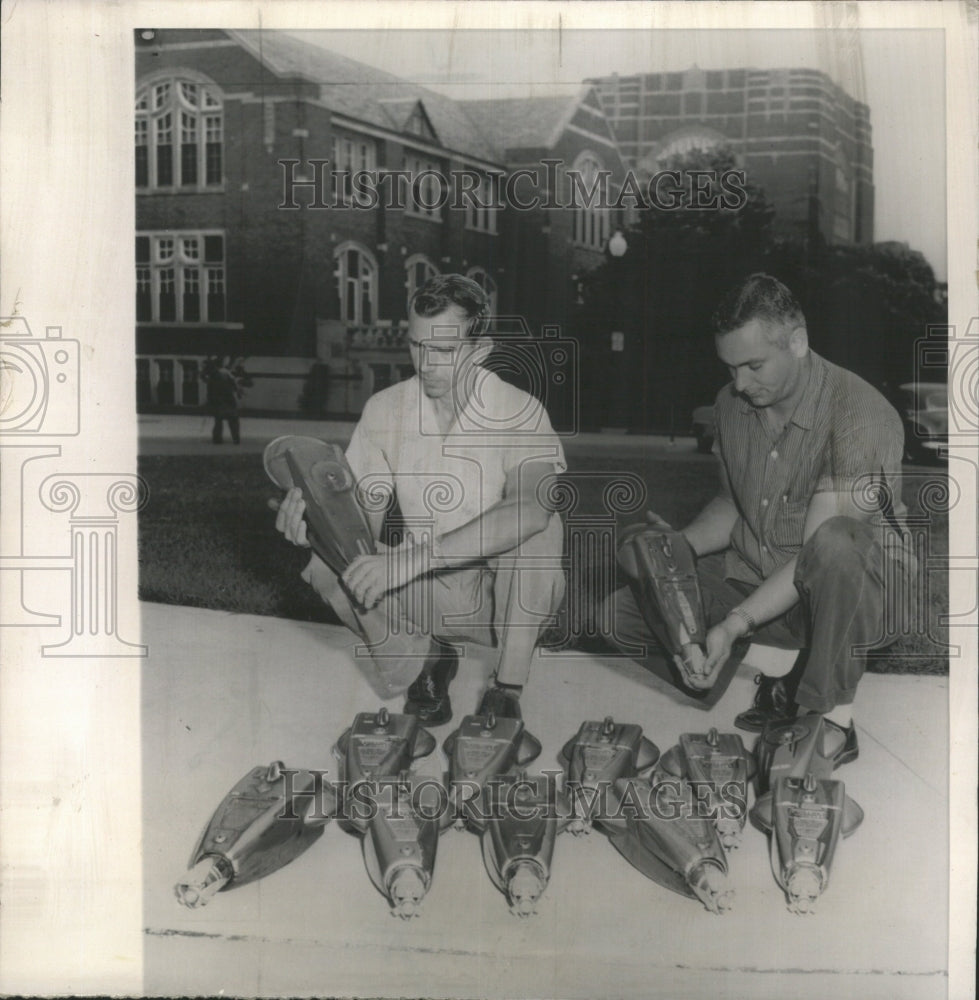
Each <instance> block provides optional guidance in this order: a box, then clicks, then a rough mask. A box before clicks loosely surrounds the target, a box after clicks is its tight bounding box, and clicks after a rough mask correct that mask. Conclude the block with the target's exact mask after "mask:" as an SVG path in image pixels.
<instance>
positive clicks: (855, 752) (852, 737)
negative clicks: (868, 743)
mask: <svg viewBox="0 0 979 1000" xmlns="http://www.w3.org/2000/svg"><path fill="white" fill-rule="evenodd" d="M823 726H824V728H825V731H827V732H829V733H832V734H833V735H834V736H837V737H839V736H841V737H842V741H841V743H840V745H839V747H838V748H837V750H836V752H835V753H832V754H830V755H829V758H828V759H829V760H831V761H832V762H833V770H834V771H835V770H836V769H837V768H838V767H842V766H843V765H844V764H849V763H850V762H851V761H854V760H856V759H857V757H859V756H860V746H859V744H858V743H857V727H856V726H855V725H854V724H853V723H852V722H851V723H850V725H849V726H847V727H846V729H844V728H843V727H842V726H841V725H839V724H838V723H836V722H833V721H832V719H827V718H826V716H825V715H824V716H823ZM824 742H825V737H824Z"/></svg>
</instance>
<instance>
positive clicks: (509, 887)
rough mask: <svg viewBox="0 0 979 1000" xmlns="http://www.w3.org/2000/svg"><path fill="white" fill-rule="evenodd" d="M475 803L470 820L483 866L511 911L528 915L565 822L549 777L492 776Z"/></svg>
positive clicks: (544, 883) (545, 879) (548, 874)
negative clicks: (479, 846)
mask: <svg viewBox="0 0 979 1000" xmlns="http://www.w3.org/2000/svg"><path fill="white" fill-rule="evenodd" d="M479 807H480V808H479V809H478V811H477V810H475V809H474V810H473V811H472V815H471V824H470V825H471V829H473V830H475V831H476V832H479V833H480V835H481V837H482V852H483V862H484V863H485V865H486V871H487V872H488V873H489V876H490V879H491V880H492V882H493V884H494V885H495V886H496V887H497V888H498V889H499V890H500V891H501V892H502V893H503V894H504V895H505V896H506V899H507V903H508V904H509V906H510V912H511V913H513V914H515V915H516V916H518V917H527V916H531V915H532V914H534V913H536V912H537V903H538V901H539V900H540V898H541V896H542V895H543V894H544V890H545V889H546V888H547V884H548V882H549V881H550V877H551V859H552V857H553V855H554V841H555V839H556V838H557V835H558V833H559V832H560V830H561V829H563V827H564V825H565V820H564V819H563V818H562V815H563V814H564V812H565V811H564V810H563V809H561V807H560V806H559V804H558V795H557V788H556V785H555V782H554V778H553V777H551V776H547V775H536V776H534V777H532V778H528V777H527V775H526V774H523V773H517V774H510V775H506V776H503V777H499V778H496V779H494V780H492V781H490V782H488V783H487V784H486V785H485V786H484V787H483V790H482V792H481V793H480V796H479Z"/></svg>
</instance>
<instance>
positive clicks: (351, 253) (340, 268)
mask: <svg viewBox="0 0 979 1000" xmlns="http://www.w3.org/2000/svg"><path fill="white" fill-rule="evenodd" d="M334 259H335V260H336V269H335V271H334V272H333V273H334V275H335V276H336V279H337V292H338V294H339V296H340V319H342V320H343V321H344V322H345V323H358V324H362V325H366V324H368V323H373V322H375V321H376V320H377V261H376V260H374V257H373V256H372V255H371V253H370V251H368V250H367V249H366V248H365V247H362V246H360V245H359V244H357V243H341V244H340V246H338V247H337V249H336V252H335V254H334Z"/></svg>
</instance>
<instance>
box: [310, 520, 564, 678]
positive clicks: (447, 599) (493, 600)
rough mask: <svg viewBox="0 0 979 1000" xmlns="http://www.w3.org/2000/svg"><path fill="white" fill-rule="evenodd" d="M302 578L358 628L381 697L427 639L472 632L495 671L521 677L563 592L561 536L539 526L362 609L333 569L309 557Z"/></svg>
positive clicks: (415, 663) (411, 665)
mask: <svg viewBox="0 0 979 1000" xmlns="http://www.w3.org/2000/svg"><path fill="white" fill-rule="evenodd" d="M303 579H304V580H306V582H307V583H309V584H310V585H311V586H312V587H313V589H314V590H315V591H316V592H317V593H318V594H319V595H320V597H321V598H322V599H323V600H324V601H326V602H327V603H328V604H329V605H330V606H331V607H332V608H333V610H334V611H335V612H336V613H337V615H338V616H339V618H340V620H341V621H342V622H343V624H344V625H346V626H347V628H349V629H351V630H352V631H353V632H355V633H357V634H358V635H359V636H360V637H361V638H362V639H363V640H364V643H365V645H366V646H367V649H366V650H365V651H364V657H363V659H364V660H365V661H369V662H365V663H363V664H362V666H364V667H365V672H366V673H367V674H368V676H369V677H370V679H371V681H372V682H373V683H374V685H375V687H376V688H377V690H378V692H379V693H380V694H381V695H382V696H384V697H394V696H395V695H397V694H400V693H401V692H403V691H404V690H405V688H407V687H408V685H409V684H410V683H411V682H412V681H413V680H414V679H415V677H417V675H418V673H419V672H420V671H421V668H422V666H423V665H424V663H425V661H426V660H427V659H429V657H430V656H431V655H432V645H433V639H438V640H442V641H445V642H448V643H450V644H456V643H458V642H460V641H465V640H470V641H472V642H475V643H477V644H478V645H481V646H491V647H495V648H496V650H497V652H498V661H497V665H496V670H495V673H496V679H497V681H499V682H500V683H501V684H519V685H523V684H526V682H527V678H528V676H529V674H530V661H531V657H532V656H533V652H534V649H535V647H536V646H537V642H538V639H539V638H540V633H541V631H542V629H543V628H544V627H545V626H547V625H548V624H550V623H551V622H552V621H553V620H554V616H555V615H556V614H557V611H558V608H559V607H560V606H561V602H562V600H563V599H564V591H565V577H564V570H563V567H562V565H561V537H560V535H558V536H557V543H556V544H555V532H553V531H549V530H545V531H541V532H539V533H538V534H536V535H533V536H531V537H530V538H528V539H527V540H526V541H524V542H523V543H522V544H521V545H520V546H519V547H518V548H517V549H514V550H511V551H510V552H504V553H501V554H499V555H497V556H493V557H491V558H488V559H485V560H482V561H481V562H478V563H474V564H473V565H470V566H463V567H460V568H458V569H450V570H443V571H440V572H436V573H429V574H426V575H425V576H423V577H420V578H419V579H417V580H413V581H412V582H411V583H409V584H407V585H405V586H404V587H401V588H399V589H398V590H396V591H391V592H389V593H388V594H386V595H385V596H384V597H383V598H382V599H381V601H380V603H379V604H378V605H377V606H376V607H374V608H372V609H371V610H369V611H363V610H361V609H360V608H359V607H357V606H356V605H355V604H354V603H353V602H352V601H351V600H350V597H349V595H348V593H347V591H346V590H345V589H344V587H343V585H342V584H341V583H340V579H339V577H338V576H337V574H336V573H334V572H333V570H331V569H330V568H329V567H328V566H326V565H325V564H324V563H323V562H321V561H320V560H319V559H318V558H317V557H316V556H314V557H313V559H312V561H311V562H310V564H309V566H307V568H306V569H305V570H304V572H303Z"/></svg>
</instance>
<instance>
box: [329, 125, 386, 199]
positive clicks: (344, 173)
mask: <svg viewBox="0 0 979 1000" xmlns="http://www.w3.org/2000/svg"><path fill="white" fill-rule="evenodd" d="M376 169H377V144H376V143H375V142H374V140H373V139H368V138H367V137H366V136H357V135H342V134H340V133H334V136H333V201H334V204H336V205H344V206H348V207H349V206H350V205H351V204H353V199H354V195H355V194H356V193H357V192H358V191H361V190H364V187H365V184H364V179H361V181H360V183H357V177H356V175H357V173H358V172H360V171H373V170H376Z"/></svg>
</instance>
